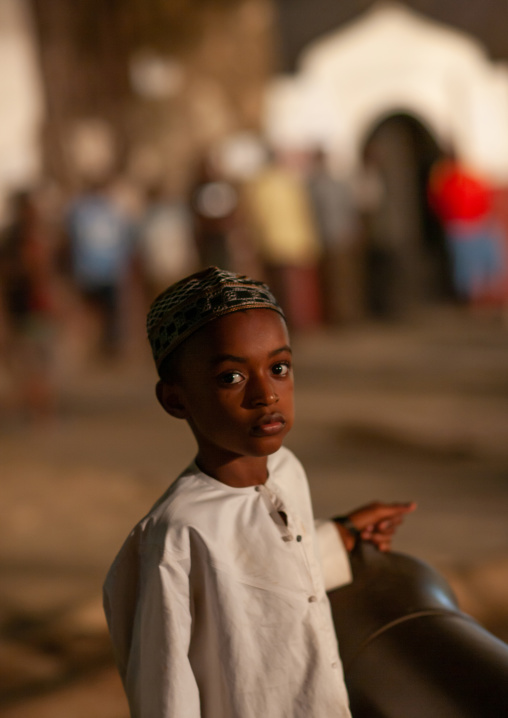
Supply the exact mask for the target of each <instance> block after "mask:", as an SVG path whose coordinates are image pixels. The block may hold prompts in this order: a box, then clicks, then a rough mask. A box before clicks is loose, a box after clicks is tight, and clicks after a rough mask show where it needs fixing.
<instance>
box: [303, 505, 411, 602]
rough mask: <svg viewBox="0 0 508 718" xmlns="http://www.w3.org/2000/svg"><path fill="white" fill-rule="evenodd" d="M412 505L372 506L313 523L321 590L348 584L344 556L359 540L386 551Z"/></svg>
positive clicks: (350, 575)
mask: <svg viewBox="0 0 508 718" xmlns="http://www.w3.org/2000/svg"><path fill="white" fill-rule="evenodd" d="M415 508H416V504H415V503H414V502H411V503H393V504H384V503H381V502H373V503H371V504H367V505H366V506H362V507H361V508H359V509H356V510H355V511H352V512H351V513H350V514H348V515H347V516H341V517H336V518H335V519H334V520H332V521H322V520H316V521H315V522H314V524H315V529H316V537H317V541H318V546H319V553H320V556H321V566H322V569H323V575H324V580H325V588H326V590H327V591H331V590H333V589H334V588H339V586H344V585H345V584H347V583H350V582H351V581H352V578H353V577H352V573H351V566H350V563H349V558H348V554H349V552H351V551H352V550H353V548H354V546H355V544H356V541H357V540H358V539H359V538H361V539H362V540H364V541H370V542H371V543H373V544H374V545H375V546H377V548H378V549H379V550H380V551H389V550H390V548H391V541H392V538H393V535H394V533H395V531H396V530H397V528H398V526H399V525H400V524H401V523H402V521H403V518H404V516H405V514H407V513H410V512H411V511H414V510H415Z"/></svg>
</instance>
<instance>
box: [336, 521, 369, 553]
mask: <svg viewBox="0 0 508 718" xmlns="http://www.w3.org/2000/svg"><path fill="white" fill-rule="evenodd" d="M332 521H333V522H334V523H335V524H336V525H337V528H338V529H339V532H340V533H341V535H342V536H343V537H344V531H343V530H344V529H345V532H346V533H347V538H349V541H348V540H346V539H345V538H344V543H345V544H346V548H347V550H348V551H352V550H353V549H354V547H355V546H356V544H357V542H358V540H359V539H360V537H361V534H362V532H361V530H360V529H358V528H357V527H356V526H355V525H354V523H353V522H352V521H351V519H350V518H349V516H334V517H333V518H332ZM340 529H342V531H341V530H340Z"/></svg>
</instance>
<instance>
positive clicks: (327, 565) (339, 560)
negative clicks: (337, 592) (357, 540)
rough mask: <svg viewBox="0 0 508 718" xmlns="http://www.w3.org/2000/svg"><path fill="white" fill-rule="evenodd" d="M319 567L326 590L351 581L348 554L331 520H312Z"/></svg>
mask: <svg viewBox="0 0 508 718" xmlns="http://www.w3.org/2000/svg"><path fill="white" fill-rule="evenodd" d="M314 526H315V529H316V537H317V543H318V550H319V555H320V558H321V567H322V569H323V576H324V581H325V588H326V590H327V591H332V590H333V589H334V588H338V587H339V586H344V585H345V584H347V583H351V581H352V580H353V575H352V573H351V565H350V563H349V556H348V553H347V550H346V547H345V546H344V543H343V541H342V539H341V537H340V535H339V532H338V531H337V527H336V526H335V524H334V523H333V521H324V520H322V519H316V520H315V521H314Z"/></svg>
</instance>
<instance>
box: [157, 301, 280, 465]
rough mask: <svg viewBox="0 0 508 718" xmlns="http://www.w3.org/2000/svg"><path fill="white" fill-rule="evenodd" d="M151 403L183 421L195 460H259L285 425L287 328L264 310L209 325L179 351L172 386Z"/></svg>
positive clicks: (272, 449) (277, 442) (230, 316)
mask: <svg viewBox="0 0 508 718" xmlns="http://www.w3.org/2000/svg"><path fill="white" fill-rule="evenodd" d="M158 391H159V394H158V395H159V399H160V401H161V403H162V404H163V406H164V408H165V409H166V410H167V411H168V412H169V413H170V414H172V415H173V416H177V417H179V418H183V419H186V420H187V421H188V423H189V425H190V427H191V429H192V431H193V433H194V435H195V437H196V440H197V442H198V445H199V456H200V457H201V458H202V460H205V461H206V460H207V459H208V457H210V458H211V459H217V458H221V459H228V458H237V457H240V456H257V457H260V456H267V455H269V454H272V453H274V452H275V451H277V450H278V449H279V448H280V446H281V444H282V441H283V439H284V437H285V436H286V434H287V433H288V432H289V430H290V429H291V427H292V425H293V413H294V409H293V371H292V356H291V349H290V347H289V338H288V333H287V328H286V324H285V322H284V320H283V319H282V317H281V316H280V315H279V314H277V312H275V311H273V310H271V309H248V310H245V311H237V312H233V313H232V314H227V315H225V316H223V317H221V318H219V319H216V320H214V321H213V322H210V324H208V325H206V326H205V327H203V328H202V329H200V330H199V331H198V332H196V334H194V335H193V336H191V337H190V338H189V339H188V340H187V341H186V342H185V344H184V345H182V348H181V351H180V355H179V361H178V381H177V382H176V383H175V384H174V385H162V387H161V386H159V390H158Z"/></svg>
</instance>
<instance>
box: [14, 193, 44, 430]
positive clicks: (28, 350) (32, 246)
mask: <svg viewBox="0 0 508 718" xmlns="http://www.w3.org/2000/svg"><path fill="white" fill-rule="evenodd" d="M37 200H38V197H37V193H36V192H35V191H21V192H19V193H17V194H16V195H15V196H14V197H13V198H12V219H11V222H10V223H9V224H8V226H7V228H6V229H5V230H4V237H3V241H2V242H1V245H0V246H1V252H0V286H1V291H2V302H1V303H2V306H3V318H4V319H5V322H6V327H4V328H3V337H4V338H3V341H4V344H5V357H6V364H7V366H6V370H7V373H8V375H9V376H10V378H11V380H12V384H11V386H12V387H13V391H12V396H11V399H10V403H11V404H13V406H11V408H12V409H13V410H14V412H17V411H21V412H22V413H23V414H24V415H25V416H26V417H27V418H29V419H35V420H44V419H47V418H49V417H50V416H52V414H53V412H54V409H55V385H54V379H55V377H54V364H55V357H54V353H55V340H56V327H57V304H58V300H57V292H58V288H57V249H58V248H57V244H56V240H55V237H54V236H52V235H51V233H50V232H49V231H48V230H47V228H46V226H45V223H44V218H43V216H42V212H41V208H40V207H39V204H38V201H37Z"/></svg>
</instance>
